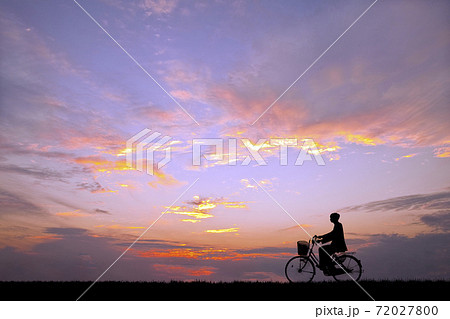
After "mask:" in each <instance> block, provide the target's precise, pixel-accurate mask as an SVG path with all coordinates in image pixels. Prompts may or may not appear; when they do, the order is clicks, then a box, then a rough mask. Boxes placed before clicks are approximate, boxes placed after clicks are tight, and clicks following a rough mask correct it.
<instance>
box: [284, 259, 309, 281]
mask: <svg viewBox="0 0 450 319" xmlns="http://www.w3.org/2000/svg"><path fill="white" fill-rule="evenodd" d="M284 273H285V274H286V278H287V279H288V280H289V282H310V281H311V280H312V279H313V278H314V275H315V274H316V267H314V264H313V263H312V262H311V260H310V259H309V258H307V257H304V256H295V257H292V258H291V259H290V260H289V261H288V262H287V264H286V267H285V268H284Z"/></svg>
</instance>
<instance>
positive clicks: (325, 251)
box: [319, 245, 333, 268]
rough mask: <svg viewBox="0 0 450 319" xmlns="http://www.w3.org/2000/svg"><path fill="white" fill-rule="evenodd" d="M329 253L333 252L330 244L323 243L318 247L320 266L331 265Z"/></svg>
mask: <svg viewBox="0 0 450 319" xmlns="http://www.w3.org/2000/svg"><path fill="white" fill-rule="evenodd" d="M331 254H333V248H332V247H331V245H324V246H322V247H320V248H319V266H320V267H321V268H324V267H329V266H331V258H330V256H331Z"/></svg>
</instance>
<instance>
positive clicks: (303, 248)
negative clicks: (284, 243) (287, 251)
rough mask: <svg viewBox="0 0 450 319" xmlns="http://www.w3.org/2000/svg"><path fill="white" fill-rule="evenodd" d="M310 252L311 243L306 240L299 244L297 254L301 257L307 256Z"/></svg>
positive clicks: (300, 241)
mask: <svg viewBox="0 0 450 319" xmlns="http://www.w3.org/2000/svg"><path fill="white" fill-rule="evenodd" d="M308 250H309V243H308V242H307V241H304V240H299V241H298V242H297V252H298V254H299V255H307V254H308Z"/></svg>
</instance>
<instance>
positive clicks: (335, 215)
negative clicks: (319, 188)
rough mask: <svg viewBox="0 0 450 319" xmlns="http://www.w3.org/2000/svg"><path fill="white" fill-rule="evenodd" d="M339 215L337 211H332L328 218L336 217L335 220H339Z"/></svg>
mask: <svg viewBox="0 0 450 319" xmlns="http://www.w3.org/2000/svg"><path fill="white" fill-rule="evenodd" d="M340 217H341V215H339V214H338V213H332V214H331V215H330V218H332V219H336V220H339V218H340Z"/></svg>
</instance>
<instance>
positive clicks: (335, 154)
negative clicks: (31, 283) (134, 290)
mask: <svg viewBox="0 0 450 319" xmlns="http://www.w3.org/2000/svg"><path fill="white" fill-rule="evenodd" d="M372 4H373V1H372V0H369V1H285V0H283V1H240V0H235V1H221V0H216V1H206V0H205V1H200V0H199V1H182V0H179V1H177V0H136V1H125V0H97V1H87V0H79V1H78V0H77V2H75V1H70V0H67V1H56V0H52V1H25V0H24V1H13V0H10V1H8V0H6V1H1V2H0V33H1V35H0V41H1V53H0V61H1V69H0V72H1V82H0V148H1V153H0V178H1V185H0V280H89V281H93V280H95V279H96V278H97V277H98V276H99V275H100V274H101V273H102V272H103V271H104V270H105V269H106V268H107V267H108V266H109V265H111V263H113V262H114V260H116V258H117V257H118V256H119V255H120V254H121V253H122V252H123V251H124V250H125V249H126V248H127V247H129V245H130V244H131V243H133V241H135V240H136V238H138V236H140V235H141V234H142V233H143V232H144V231H145V230H146V229H147V228H148V227H149V226H150V225H151V224H152V223H153V222H154V221H155V220H157V219H158V218H159V217H160V216H161V214H162V213H164V212H165V214H164V215H163V216H162V217H160V218H159V219H158V220H157V222H156V223H155V224H154V225H153V226H152V227H151V228H150V229H148V231H147V232H146V233H145V234H144V235H143V236H142V238H141V239H140V240H139V241H138V242H136V244H135V245H134V246H133V247H132V248H131V249H130V250H129V251H128V252H127V253H126V254H125V255H124V256H123V257H122V258H121V259H120V260H119V261H118V262H117V263H116V264H115V265H114V266H113V267H112V268H111V269H110V270H109V271H108V272H107V273H106V274H105V276H104V277H103V278H102V280H161V281H165V280H211V281H234V280H274V281H284V280H285V278H284V265H285V263H286V261H287V260H288V259H289V258H290V257H291V256H293V255H295V253H296V241H297V240H305V239H308V235H307V233H306V232H305V231H304V230H306V231H307V232H308V233H309V234H311V235H314V234H324V233H326V232H328V231H330V230H331V228H332V224H331V223H330V222H329V218H328V216H329V214H330V213H331V212H333V211H339V212H340V214H341V222H342V223H343V225H344V230H345V233H346V240H347V244H348V246H349V249H350V250H353V251H356V255H357V256H358V257H359V258H360V259H361V260H362V262H363V266H364V268H365V273H364V276H365V278H366V279H367V278H369V279H370V278H374V279H381V278H389V279H396V278H406V279H408V278H422V279H446V280H450V254H449V252H448V243H449V241H450V125H449V123H450V94H449V92H450V90H449V87H450V63H449V62H450V20H449V19H448V17H449V14H450V3H449V2H448V1H432V2H427V1H406V0H405V1H400V0H398V1H386V0H384V1H383V0H380V1H378V2H376V3H375V4H374V5H373V6H372V7H370V9H369V10H368V11H367V12H365V14H364V15H363V16H361V17H360V15H361V14H362V13H363V12H364V11H365V10H366V9H368V8H369V6H371V5H372ZM358 17H360V19H359V20H358V21H357V22H356V23H355V24H354V25H353V26H352V27H351V28H350V29H348V30H347V28H349V26H351V25H352V23H353V22H355V20H356V19H357V18H358ZM94 20H95V21H94ZM96 22H97V23H98V24H97V23H96ZM100 26H101V27H100ZM102 28H103V30H102ZM346 30H347V32H345V34H344V35H343V36H342V37H341V38H339V37H340V36H341V35H342V34H343V33H344V31H346ZM338 38H339V40H338V41H337V42H335V41H336V40H337V39H338ZM333 42H335V44H334V45H332V46H331V47H330V45H331V44H333ZM327 48H329V50H328V51H326V52H325V50H327ZM324 52H325V54H323V56H322V57H321V58H320V59H319V60H316V59H317V58H318V57H319V56H320V55H321V54H322V53H324ZM313 62H315V63H313ZM312 64H313V65H312ZM310 66H311V67H310ZM308 67H310V68H309V69H308ZM305 70H307V72H305V73H304V71H305ZM302 73H304V75H303V76H301V75H302ZM300 76H301V78H300V79H298V78H299V77H300ZM296 79H298V81H297V82H296V83H295V84H294V85H293V86H292V87H291V88H290V89H289V90H288V91H287V92H286V93H285V94H283V95H282V93H283V92H285V90H286V89H287V88H289V87H290V86H291V84H293V82H294V81H296ZM280 95H282V96H281V97H280ZM279 97H280V98H279ZM277 98H279V99H278V100H277ZM274 101H276V103H274V104H273V102H274ZM271 105H272V106H271ZM269 106H271V107H270V108H269V109H268V107H269ZM263 112H265V113H263ZM261 115H262V116H261ZM145 128H148V129H151V130H152V131H156V132H160V133H161V134H162V136H169V137H170V138H171V139H170V141H169V142H168V144H167V145H166V147H170V151H171V157H172V158H171V161H170V162H169V163H168V164H167V165H165V166H164V167H163V168H161V169H159V170H156V171H155V173H154V175H150V174H146V173H145V172H141V171H138V170H135V169H133V168H131V167H129V166H127V165H126V154H127V148H126V141H127V140H128V139H130V138H131V137H132V136H133V135H135V134H137V133H138V132H140V131H141V130H143V129H145ZM201 138H210V139H217V138H222V139H224V147H225V150H226V152H227V150H228V142H229V140H230V139H236V140H237V141H238V143H237V159H236V162H235V165H228V163H229V162H228V154H226V156H225V157H224V159H223V160H207V159H205V158H203V159H202V165H201V166H195V165H193V164H192V143H193V142H192V141H193V139H201ZM274 138H283V139H287V138H290V139H297V140H298V141H299V143H298V145H297V146H289V148H288V165H280V156H279V152H280V147H279V146H273V145H272V146H271V145H269V144H265V145H263V146H262V147H261V150H260V152H259V153H260V154H261V156H263V158H264V160H266V162H267V165H265V166H261V165H258V164H257V162H256V161H255V160H254V159H253V158H251V159H252V160H251V162H250V163H248V165H242V163H243V162H244V159H245V158H246V157H247V156H249V155H250V153H249V151H248V149H247V148H246V147H245V145H244V143H243V142H242V140H243V139H248V140H249V141H251V143H252V144H256V143H257V141H258V140H259V139H267V140H270V139H274ZM305 139H312V140H313V141H314V142H315V143H316V145H317V152H319V153H320V155H321V156H322V158H323V160H324V162H325V165H318V164H317V162H316V161H315V160H314V157H311V158H312V159H313V160H310V161H305V162H304V163H303V165H294V163H295V161H296V158H297V156H298V155H299V154H300V152H301V151H302V142H301V141H303V140H305ZM164 150H165V148H163V149H161V150H159V151H156V153H155V157H156V158H157V159H158V160H160V159H162V158H163V157H164ZM202 150H203V153H205V152H208V151H210V152H212V151H213V149H207V148H203V149H202ZM128 151H129V150H128ZM212 153H213V152H212ZM310 155H311V154H310ZM180 195H181V196H180ZM289 214H290V215H291V216H292V218H291V217H290V216H289ZM297 223H299V224H300V225H301V226H302V228H304V230H303V229H302V228H301V227H299V226H298V225H297ZM321 278H322V279H323V277H321Z"/></svg>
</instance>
